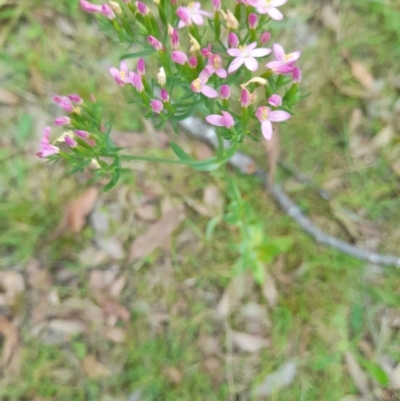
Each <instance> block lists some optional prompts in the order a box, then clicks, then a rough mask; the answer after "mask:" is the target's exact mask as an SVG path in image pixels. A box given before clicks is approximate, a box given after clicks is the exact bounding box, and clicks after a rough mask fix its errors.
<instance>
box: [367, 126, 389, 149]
mask: <svg viewBox="0 0 400 401" xmlns="http://www.w3.org/2000/svg"><path fill="white" fill-rule="evenodd" d="M393 137H394V129H393V127H392V126H391V125H387V126H386V127H384V128H383V129H382V130H381V131H380V132H379V133H378V134H376V135H375V136H374V137H373V139H372V141H371V146H372V147H373V148H374V149H378V150H379V149H382V148H384V147H386V146H388V145H389V144H390V142H391V141H392V139H393Z"/></svg>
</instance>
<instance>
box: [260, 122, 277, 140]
mask: <svg viewBox="0 0 400 401" xmlns="http://www.w3.org/2000/svg"><path fill="white" fill-rule="evenodd" d="M261 132H262V134H263V136H264V138H265V139H266V140H267V141H269V140H270V139H271V138H272V134H273V132H274V131H273V129H272V123H271V121H268V120H265V121H263V122H262V123H261Z"/></svg>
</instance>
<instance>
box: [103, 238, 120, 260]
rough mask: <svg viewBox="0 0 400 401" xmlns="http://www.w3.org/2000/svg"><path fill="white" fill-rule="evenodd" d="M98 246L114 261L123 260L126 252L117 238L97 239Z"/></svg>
mask: <svg viewBox="0 0 400 401" xmlns="http://www.w3.org/2000/svg"><path fill="white" fill-rule="evenodd" d="M96 242H97V245H98V246H99V248H100V249H101V250H102V251H103V252H105V253H106V254H107V255H108V256H109V257H110V258H112V259H116V260H119V259H123V258H124V257H125V251H124V248H123V247H122V244H121V242H120V240H119V239H118V238H117V237H115V236H114V237H97V238H96Z"/></svg>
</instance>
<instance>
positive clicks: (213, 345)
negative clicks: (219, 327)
mask: <svg viewBox="0 0 400 401" xmlns="http://www.w3.org/2000/svg"><path fill="white" fill-rule="evenodd" d="M198 345H199V348H200V349H201V352H202V354H203V355H204V356H206V357H210V356H213V355H220V354H221V349H220V346H219V340H218V338H217V337H211V336H201V337H200V338H199V340H198Z"/></svg>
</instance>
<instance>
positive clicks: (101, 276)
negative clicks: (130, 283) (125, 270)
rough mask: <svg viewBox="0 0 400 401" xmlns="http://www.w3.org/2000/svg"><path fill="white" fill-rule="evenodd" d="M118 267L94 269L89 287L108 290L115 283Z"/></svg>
mask: <svg viewBox="0 0 400 401" xmlns="http://www.w3.org/2000/svg"><path fill="white" fill-rule="evenodd" d="M117 275H118V269H113V268H111V269H108V270H92V271H91V272H90V274H89V288H90V289H91V290H95V291H103V290H107V289H109V288H110V287H111V285H112V284H113V283H114V281H115V280H116V278H117Z"/></svg>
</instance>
